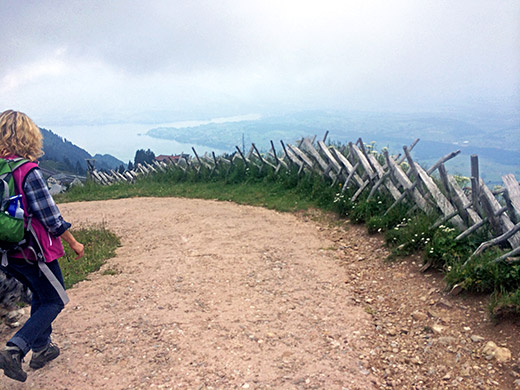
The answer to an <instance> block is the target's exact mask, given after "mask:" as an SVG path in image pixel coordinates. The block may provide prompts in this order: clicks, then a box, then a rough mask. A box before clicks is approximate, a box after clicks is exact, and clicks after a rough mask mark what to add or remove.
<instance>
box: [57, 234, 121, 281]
mask: <svg viewBox="0 0 520 390" xmlns="http://www.w3.org/2000/svg"><path fill="white" fill-rule="evenodd" d="M72 234H74V237H75V238H76V239H77V240H78V241H79V242H81V243H82V244H83V245H85V256H84V257H82V258H81V259H79V260H75V258H76V254H75V253H74V252H73V251H72V250H71V249H70V248H69V247H68V246H67V245H65V253H66V255H67V257H68V259H67V258H63V259H62V260H61V261H60V267H61V271H62V273H63V278H64V280H65V288H70V287H72V286H73V285H74V284H76V283H78V282H80V281H82V280H85V279H87V277H88V274H90V273H91V272H94V271H97V270H99V268H100V267H101V266H102V265H103V264H104V263H105V262H106V260H107V259H109V258H111V257H114V256H115V250H116V248H117V247H118V246H119V245H120V242H119V238H118V237H117V236H116V235H115V234H114V233H112V232H110V231H109V230H107V229H106V228H105V227H104V226H95V227H90V228H82V229H77V230H72Z"/></svg>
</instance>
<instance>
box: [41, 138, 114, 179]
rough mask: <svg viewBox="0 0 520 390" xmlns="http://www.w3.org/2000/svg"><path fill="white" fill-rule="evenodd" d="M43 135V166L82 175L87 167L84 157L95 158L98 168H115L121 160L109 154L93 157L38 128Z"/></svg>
mask: <svg viewBox="0 0 520 390" xmlns="http://www.w3.org/2000/svg"><path fill="white" fill-rule="evenodd" d="M40 130H41V132H42V135H43V151H44V152H45V154H44V156H43V157H42V158H41V159H40V161H41V165H42V167H44V168H47V169H52V170H57V171H62V172H69V173H74V174H77V175H84V174H85V173H86V169H87V162H86V159H92V158H94V159H96V168H97V169H99V170H109V169H117V168H118V167H119V166H120V165H122V164H123V162H122V161H120V160H118V159H116V158H115V157H113V156H111V155H100V154H96V155H95V156H94V157H92V155H90V153H88V152H87V151H86V150H84V149H82V148H80V147H78V146H76V145H74V144H73V143H72V142H70V141H68V140H67V139H65V138H63V137H60V136H59V135H57V134H55V133H53V132H52V131H50V130H47V129H40Z"/></svg>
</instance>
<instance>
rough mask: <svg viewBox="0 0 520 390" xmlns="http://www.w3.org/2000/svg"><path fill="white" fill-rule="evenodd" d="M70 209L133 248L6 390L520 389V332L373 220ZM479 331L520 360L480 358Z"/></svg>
mask: <svg viewBox="0 0 520 390" xmlns="http://www.w3.org/2000/svg"><path fill="white" fill-rule="evenodd" d="M60 209H61V210H62V212H63V214H64V215H65V216H66V218H67V219H68V220H70V221H71V222H73V223H74V224H75V226H80V225H87V226H88V225H93V224H99V223H104V224H105V225H106V226H107V227H108V228H109V229H111V230H112V231H114V232H115V233H116V234H117V235H118V236H119V237H121V243H122V246H121V247H120V248H119V249H118V250H117V256H116V257H115V258H112V259H110V260H109V261H108V262H107V264H106V265H104V266H103V267H102V269H101V270H100V271H99V272H97V273H95V274H93V275H92V276H91V277H90V279H89V280H88V281H84V282H81V283H79V284H78V285H76V286H75V287H74V288H72V289H70V290H69V296H70V298H71V302H70V303H69V305H68V306H67V307H66V309H65V310H64V311H63V312H62V314H60V316H59V317H58V319H57V320H56V322H55V327H54V329H55V330H54V340H55V341H56V342H57V343H58V344H59V345H60V347H61V349H62V355H61V356H60V357H59V358H58V359H57V360H56V361H54V362H52V363H50V364H49V365H48V366H47V367H45V368H43V369H41V370H39V371H32V370H31V369H30V368H29V367H28V366H27V364H25V365H24V367H25V368H26V370H27V371H28V374H29V377H28V379H27V382H26V383H25V384H21V383H17V382H13V381H10V380H9V379H7V378H5V377H2V378H1V379H0V389H4V388H5V389H13V390H18V389H26V388H37V389H44V390H45V389H57V390H60V389H63V390H64V389H153V388H157V389H377V388H384V387H390V386H392V387H393V388H424V389H429V388H481V389H487V388H497V389H498V388H514V387H513V386H514V383H513V381H514V380H515V378H516V372H517V371H516V370H517V368H518V367H517V363H518V341H517V340H516V338H517V337H516V336H515V333H516V334H517V331H518V328H517V326H516V325H515V324H506V325H505V328H504V329H497V328H496V327H495V326H494V325H493V324H491V323H490V321H489V320H487V319H486V314H485V312H484V308H483V306H482V305H481V304H479V302H473V301H471V300H470V301H468V300H461V299H458V300H453V299H452V298H449V297H447V296H446V294H445V293H444V292H443V289H442V283H441V281H440V280H439V278H438V277H435V275H433V276H432V275H426V276H425V275H422V274H420V273H418V272H416V268H418V267H414V266H413V265H411V263H410V262H408V263H399V264H394V265H392V266H389V265H387V264H382V262H381V259H383V258H384V257H386V255H387V252H386V249H385V248H384V246H383V244H382V241H381V239H380V238H379V237H371V236H367V234H366V233H364V231H363V229H364V228H362V227H356V226H349V225H345V226H343V227H340V226H328V225H324V224H323V223H319V222H316V221H314V220H313V218H312V217H309V216H308V215H307V216H296V215H292V214H282V213H277V212H274V211H270V210H265V209H262V208H256V207H250V206H240V205H236V204H233V203H227V202H216V201H203V200H191V199H179V198H138V199H123V200H111V201H100V202H81V203H69V204H64V205H61V206H60ZM107 270H108V271H109V272H104V271H107ZM412 314H413V315H412ZM432 329H434V330H435V331H433V330H432ZM508 332H513V333H512V334H511V333H508ZM476 333H479V335H480V336H482V339H483V340H488V339H489V340H492V341H495V342H496V343H497V344H504V345H507V346H508V347H509V348H510V349H511V351H512V352H513V361H512V362H509V363H506V364H499V363H496V362H494V361H487V360H485V359H483V356H482V354H481V352H480V351H481V348H482V346H483V345H482V342H480V341H478V342H473V341H472V340H471V336H475V335H476ZM3 337H4V338H7V337H8V335H7V334H4V335H3ZM479 340H480V339H479ZM518 371H520V370H518Z"/></svg>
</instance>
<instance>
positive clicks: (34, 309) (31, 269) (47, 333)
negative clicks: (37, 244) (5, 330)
mask: <svg viewBox="0 0 520 390" xmlns="http://www.w3.org/2000/svg"><path fill="white" fill-rule="evenodd" d="M47 266H48V267H49V269H50V270H51V271H52V273H53V274H54V275H55V276H56V278H57V279H58V280H59V282H60V283H61V284H62V285H63V286H64V282H63V276H62V274H61V269H60V265H59V263H58V260H54V261H52V262H50V263H47ZM0 269H1V270H2V271H4V272H6V273H8V274H10V275H11V276H13V277H14V278H16V279H17V280H18V281H20V282H21V283H22V284H24V285H25V286H27V287H28V288H29V289H30V290H31V292H32V294H33V297H32V302H31V317H30V318H29V319H28V320H27V321H26V322H25V324H24V325H23V326H22V328H21V329H20V330H19V331H18V332H16V334H15V335H14V336H13V337H12V338H11V340H9V343H11V344H14V345H16V346H17V347H18V348H20V349H21V350H22V352H23V354H24V355H25V354H27V352H29V350H30V349H32V350H33V351H35V352H39V351H41V350H43V349H45V348H46V347H47V345H49V343H50V341H51V333H52V322H53V321H54V319H55V318H56V317H57V316H58V314H59V313H60V312H61V311H62V309H63V307H64V305H63V301H62V300H61V298H60V296H59V295H58V293H57V292H56V290H55V288H54V287H53V286H52V284H51V283H50V282H49V281H48V280H47V278H46V277H45V275H43V274H42V273H41V271H40V269H39V268H38V264H37V263H36V262H33V261H27V260H24V259H14V258H9V264H8V265H7V267H1V266H0Z"/></svg>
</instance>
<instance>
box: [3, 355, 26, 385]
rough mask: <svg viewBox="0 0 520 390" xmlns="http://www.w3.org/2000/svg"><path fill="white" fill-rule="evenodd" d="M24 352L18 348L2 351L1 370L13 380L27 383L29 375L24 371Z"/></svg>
mask: <svg viewBox="0 0 520 390" xmlns="http://www.w3.org/2000/svg"><path fill="white" fill-rule="evenodd" d="M22 359H23V356H22V351H21V350H20V348H18V347H16V346H7V347H5V349H4V350H2V351H0V368H1V369H2V370H4V374H5V375H6V376H8V377H9V378H11V379H14V380H17V381H20V382H25V380H26V379H27V373H26V372H25V371H24V370H23V369H22Z"/></svg>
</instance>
